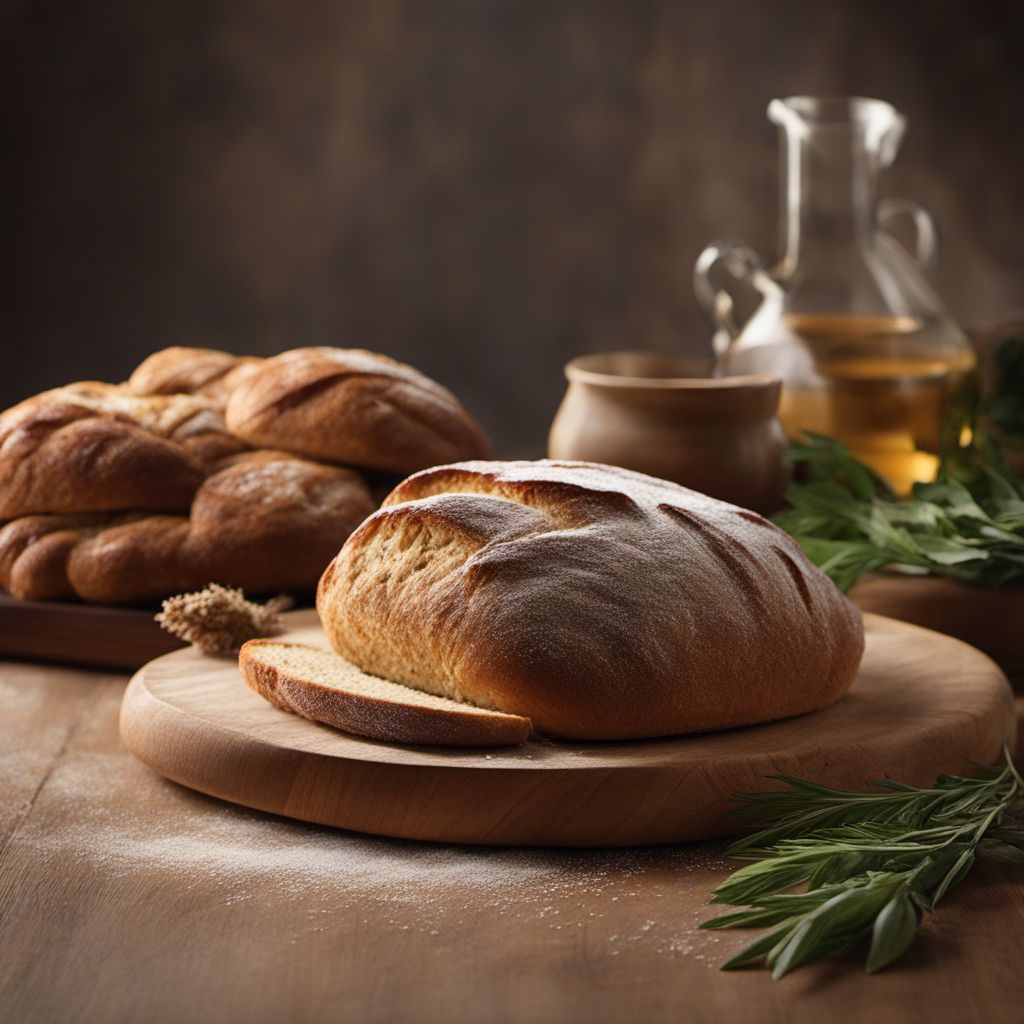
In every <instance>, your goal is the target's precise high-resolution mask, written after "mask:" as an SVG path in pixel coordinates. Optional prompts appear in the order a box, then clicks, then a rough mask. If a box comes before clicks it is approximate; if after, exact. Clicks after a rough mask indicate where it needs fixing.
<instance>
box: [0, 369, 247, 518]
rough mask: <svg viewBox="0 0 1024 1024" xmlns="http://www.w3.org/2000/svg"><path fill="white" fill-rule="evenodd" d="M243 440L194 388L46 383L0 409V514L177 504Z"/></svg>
mask: <svg viewBox="0 0 1024 1024" xmlns="http://www.w3.org/2000/svg"><path fill="white" fill-rule="evenodd" d="M244 448H245V445H244V444H243V443H242V442H241V441H239V440H238V439H237V438H235V437H233V436H232V435H231V434H229V433H228V432H227V429H226V428H225V426H224V418H223V415H222V413H221V412H220V410H219V409H218V408H217V406H216V405H215V404H214V403H213V402H211V401H209V400H208V399H205V398H201V397H199V396H195V395H165V396H156V397H146V398H142V397H138V396H135V395H131V394H128V393H127V392H126V391H125V390H124V389H123V388H119V387H117V386H116V385H113V384H101V383H98V382H94V381H84V382H81V383H78V384H69V385H67V386H66V387H62V388H54V389H53V390H52V391H44V392H43V393H42V394H39V395H36V396H35V397H34V398H29V399H27V400H26V401H24V402H21V403H20V404H19V405H16V406H14V407H13V408H11V409H8V410H7V411H6V412H4V413H3V414H0V519H9V518H13V517H14V516H21V515H29V514H32V513H37V512H97V511H108V510H120V509H146V510H154V511H167V512H171V511H178V510H185V509H187V508H188V507H189V503H190V502H191V500H192V496H193V495H194V494H195V492H196V488H198V487H199V485H200V484H201V483H202V482H203V479H204V477H205V476H206V474H207V473H208V472H209V470H210V468H211V467H212V466H213V465H215V464H216V463H217V462H218V461H219V460H220V459H223V458H224V457H226V456H228V455H232V454H235V453H237V452H240V451H242V450H243V449H244Z"/></svg>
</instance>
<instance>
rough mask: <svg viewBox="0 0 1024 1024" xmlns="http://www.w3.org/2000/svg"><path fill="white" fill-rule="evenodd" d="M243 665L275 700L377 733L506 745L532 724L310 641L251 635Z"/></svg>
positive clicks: (395, 739)
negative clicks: (399, 679) (366, 668)
mask: <svg viewBox="0 0 1024 1024" xmlns="http://www.w3.org/2000/svg"><path fill="white" fill-rule="evenodd" d="M238 667H239V669H240V670H241V673H242V678H243V679H244V680H245V681H246V683H248V685H249V686H250V687H251V688H252V689H253V690H255V691H256V692H257V693H258V694H259V695H260V696H261V697H265V698H266V699H267V700H269V701H270V702H271V704H276V705H277V706H278V707H279V708H284V709H285V710H286V711H294V712H295V713H296V714H297V715H301V716H302V717H303V718H309V719H311V720H312V721H314V722H323V723H324V724H325V725H333V726H334V727H335V728H336V729H343V730H344V731H345V732H352V733H355V734H356V735H358V736H367V737H369V738H370V739H375V740H386V741H388V742H391V743H421V744H432V745H433V744H436V745H450V746H458V747H485V746H486V747H502V746H512V745H514V744H516V743H522V742H524V741H525V740H526V738H527V737H528V736H529V734H530V731H531V729H532V723H531V722H530V719H529V718H522V717H520V716H519V715H510V714H505V713H504V712H501V711H489V710H487V709H486V708H479V707H475V706H474V705H472V704H460V703H459V702H458V701H454V700H449V699H448V698H447V697H437V696H435V695H434V694H432V693H424V692H422V691H421V690H414V689H412V687H409V686H403V685H401V684H400V683H392V682H388V680H386V679H381V678H380V677H379V676H371V675H369V674H368V673H366V672H363V671H362V670H361V669H358V668H356V666H355V665H353V664H352V663H351V662H349V661H346V660H345V659H344V658H342V657H341V655H338V654H335V653H334V652H333V651H328V650H324V649H322V648H320V647H311V646H309V645H307V644H293V643H286V642H282V641H278V640H250V641H249V642H248V643H246V644H244V645H243V646H242V649H241V651H240V652H239V654H238Z"/></svg>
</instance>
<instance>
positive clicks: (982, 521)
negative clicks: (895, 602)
mask: <svg viewBox="0 0 1024 1024" xmlns="http://www.w3.org/2000/svg"><path fill="white" fill-rule="evenodd" d="M983 440H984V439H983V438H982V439H980V440H979V441H978V442H977V444H976V446H975V448H973V449H971V452H970V453H968V452H965V451H964V450H957V451H956V452H955V453H954V454H953V455H952V456H950V457H949V458H948V459H947V460H946V461H944V462H943V464H942V468H941V470H940V473H939V478H938V480H936V482H935V483H930V484H916V485H915V487H914V495H913V497H912V498H911V499H910V500H907V501H898V500H897V499H896V497H895V496H894V495H893V494H892V492H891V491H890V490H889V489H888V487H886V485H885V484H884V482H883V481H882V480H881V479H880V478H879V477H878V476H877V474H875V473H873V472H872V471H871V470H870V469H869V468H868V467H867V466H865V465H863V464H862V463H860V462H859V461H858V460H857V459H855V458H854V457H853V455H851V454H850V452H849V451H848V450H847V449H846V448H845V447H844V446H843V445H842V444H841V443H840V442H839V441H836V440H835V439H834V438H830V437H825V436H824V435H821V434H808V435H807V440H806V441H803V442H797V443H794V444H792V445H791V446H790V448H789V451H788V453H787V458H788V460H789V461H790V462H791V463H793V464H797V465H800V466H801V467H802V469H803V472H804V476H805V478H806V479H805V482H803V483H800V484H793V485H792V486H790V488H789V489H788V491H787V493H786V500H787V502H788V505H789V507H788V508H786V509H784V510H783V511H782V512H779V513H778V514H777V515H776V516H775V522H776V524H777V525H779V526H781V527H782V529H784V530H785V531H786V532H787V533H790V534H791V535H792V536H793V537H794V538H795V539H796V540H797V542H798V543H799V544H800V546H801V547H802V548H803V550H804V552H805V553H806V554H807V556H808V558H810V559H811V561H812V562H814V563H815V564H816V565H817V566H818V567H819V568H820V569H821V570H822V571H823V572H825V573H826V574H827V575H828V576H829V577H831V579H832V581H833V582H834V583H835V584H836V586H837V587H839V589H840V590H844V591H845V590H849V589H850V587H852V586H853V585H854V584H855V583H856V582H857V581H858V580H860V579H861V578H862V577H863V576H865V575H866V574H867V573H870V572H874V571H876V570H878V569H881V568H885V567H891V568H897V569H900V570H902V571H904V572H921V573H934V574H937V575H945V576H952V577H953V578H955V579H960V580H965V581H968V582H972V583H978V584H982V585H984V586H990V587H998V586H1002V585H1003V584H1004V583H1006V582H1008V581H1009V580H1012V579H1017V578H1021V577H1024V481H1022V480H1020V479H1019V478H1018V477H1016V476H1015V475H1014V474H1013V472H1012V471H1011V470H1010V468H1009V466H1007V465H1006V463H1005V461H1004V460H1003V459H1002V456H1001V453H1000V452H999V450H998V448H996V447H994V446H993V445H992V444H991V443H987V442H986V443H982V442H983Z"/></svg>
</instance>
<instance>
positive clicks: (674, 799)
mask: <svg viewBox="0 0 1024 1024" xmlns="http://www.w3.org/2000/svg"><path fill="white" fill-rule="evenodd" d="M290 619H291V623H292V630H291V635H290V636H289V639H295V640H299V641H305V642H319V643H324V642H325V641H324V638H323V634H322V632H321V630H320V627H319V624H318V623H317V622H316V617H315V613H313V612H299V613H294V614H293V615H292V616H290ZM866 627H867V651H866V653H865V656H864V661H863V663H862V666H861V670H860V673H859V675H858V677H857V679H856V681H855V683H854V685H853V687H852V688H851V690H850V692H849V693H848V694H847V695H846V696H845V697H844V698H843V699H842V700H840V701H839V702H838V703H837V704H835V705H833V706H832V707H831V708H827V709H825V710H824V711H819V712H816V713H814V714H811V715H805V716H803V717H800V718H793V719H788V720H786V721H782V722H775V723H772V724H769V725H760V726H753V727H750V728H746V729H733V730H730V731H727V732H720V733H710V734H706V735H697V736H686V737H675V738H670V739H660V740H642V741H633V742H629V743H589V744H588V743H550V742H533V743H528V744H524V745H523V746H521V747H516V748H510V749H491V750H486V751H484V750H479V751H478V750H466V749H453V748H439V747H408V746H399V745H391V744H386V743H376V742H373V741H370V740H364V739H360V738H358V737H356V736H350V735H347V734H345V733H342V732H338V731H337V730H335V729H331V728H329V727H328V726H323V725H318V724H316V723H314V722H309V721H306V720H305V719H302V718H298V717H297V716H295V715H292V714H289V713H288V712H286V711H281V710H279V709H278V708H275V707H273V706H272V705H271V704H269V703H267V702H266V701H265V700H263V699H262V698H261V697H258V696H257V695H256V694H254V693H252V692H251V691H250V690H249V689H248V688H247V687H246V685H245V684H244V683H243V682H242V680H241V678H240V676H239V674H238V668H237V666H236V665H235V663H234V662H233V661H232V660H222V661H218V660H214V659H212V658H208V657H204V656H203V655H200V654H198V653H197V652H195V651H194V650H186V651H178V652H175V653H173V654H168V655H165V656H164V657H162V658H158V659H157V660H156V661H153V662H151V663H150V664H148V665H146V666H145V667H144V668H143V669H141V670H140V671H139V672H138V673H137V674H136V675H135V677H134V678H133V679H132V681H131V683H130V685H129V687H128V690H127V692H126V693H125V697H124V703H123V704H122V707H121V737H122V739H123V741H124V744H125V746H126V747H127V748H128V749H129V750H130V751H132V752H133V753H134V754H135V755H136V756H138V757H139V758H141V759H142V760H143V761H145V762H146V763H147V764H149V765H150V766H151V767H152V768H154V769H155V770H156V771H158V772H159V773H160V774H161V775H164V776H166V777H167V778H169V779H173V780H174V781H175V782H180V783H182V784H184V785H186V786H190V787H192V788H193V789H197V790H199V791H201V792H203V793H208V794H210V795H211V796H216V797H221V798H222V799H225V800H230V801H233V802H234V803H239V804H244V805H245V806H247V807H254V808H258V809H259V810H263V811H271V812H273V813H275V814H282V815H285V816H287V817H292V818H299V819H301V820H303V821H311V822H317V823H319V824H322V825H334V826H339V827H342V828H348V829H354V830H356V831H360V832H370V833H375V834H379V835H387V836H397V837H401V838H410V839H429V840H438V841H449V842H459V843H484V844H490V845H503V846H519V845H526V846H631V845H638V844H648V843H665V842H677V841H680V840H693V839H705V838H710V837H714V836H720V835H725V834H729V833H730V832H734V831H736V825H735V823H734V822H726V821H723V820H722V819H723V815H724V813H725V812H726V811H727V810H728V809H729V807H730V803H729V800H730V797H731V796H732V795H733V794H735V793H737V792H752V791H757V790H763V789H765V788H772V787H773V786H776V785H777V784H775V783H772V782H770V781H766V776H769V775H772V774H776V773H780V772H782V773H788V774H793V775H800V776H804V777H807V778H811V779H814V780H816V781H818V782H821V783H824V784H827V785H833V786H840V787H849V788H863V787H864V785H865V783H867V782H869V781H870V780H872V779H876V778H879V777H881V776H883V775H891V776H893V777H895V778H898V779H902V780H904V781H906V782H910V783H914V784H918V785H923V784H926V783H930V782H931V781H932V780H933V779H934V778H935V776H936V775H937V774H938V773H939V772H943V771H954V772H967V771H970V765H969V763H968V762H970V761H975V762H983V763H984V762H991V761H995V760H996V759H997V758H998V757H999V756H1000V751H1001V747H1002V744H1003V743H1004V742H1009V743H1010V744H1011V746H1012V743H1013V739H1014V737H1015V734H1016V727H1017V726H1016V717H1015V714H1014V703H1013V696H1012V693H1011V691H1010V688H1009V686H1008V685H1007V682H1006V679H1005V677H1004V676H1003V674H1002V672H1001V671H1000V670H999V669H998V667H997V666H996V665H994V664H993V663H992V662H991V661H990V660H989V659H988V658H987V657H986V656H985V655H983V654H981V653H979V652H978V651H976V650H974V649H973V648H971V647H968V646H967V645H966V644H963V643H961V642H960V641H959V640H954V639H952V638H950V637H947V636H942V635H939V634H937V633H932V632H929V631H927V630H923V629H920V628H918V627H916V626H911V625H908V624H906V623H903V622H896V621H894V620H891V619H885V618H881V617H879V616H874V615H868V616H866Z"/></svg>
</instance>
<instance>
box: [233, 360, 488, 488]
mask: <svg viewBox="0 0 1024 1024" xmlns="http://www.w3.org/2000/svg"><path fill="white" fill-rule="evenodd" d="M226 418H227V423H228V427H229V429H230V430H231V431H232V432H233V433H235V434H236V435H237V436H238V437H240V438H242V439H243V440H244V441H247V442H248V443H249V444H251V445H254V446H256V447H268V448H280V449H282V450H283V451H291V452H295V453H297V454H299V455H305V456H308V457H309V458H314V459H321V460H323V461H325V462H334V463H341V464H344V465H351V466H359V467H360V468H363V469H372V470H381V471H384V472H391V473H411V472H413V471H415V470H417V469H423V468H425V467H427V466H432V465H436V464H437V463H441V462H451V461H453V460H455V459H466V458H476V457H479V456H485V455H487V454H488V450H489V449H488V444H487V440H486V438H485V437H484V434H483V432H482V431H481V429H480V427H479V426H478V425H477V423H476V422H475V421H474V420H473V419H472V417H470V415H469V414H468V413H467V412H466V410H465V409H463V408H462V406H461V405H460V404H459V402H458V400H457V399H456V398H455V396H454V395H453V394H452V393H451V392H450V391H448V390H447V389H446V388H443V387H441V385H440V384H437V383H435V382H434V381H432V380H431V379H430V378H429V377H425V376H424V375H423V374H421V373H419V372H418V371H417V370H414V369H413V368H412V367H411V366H406V365H405V364H404V363H399V362H396V361H395V360H393V359H389V358H387V356H381V355H377V354H376V353H373V352H366V351H363V350H362V349H339V348H299V349H292V350H291V351H289V352H283V353H281V354H280V355H278V356H274V357H273V358H271V359H266V360H264V361H263V362H262V363H261V364H260V365H259V366H258V367H257V368H256V369H255V370H253V371H252V372H251V373H249V374H248V375H247V376H245V377H244V379H242V380H241V382H240V383H239V384H238V385H237V386H236V387H235V388H234V389H233V390H232V392H231V396H230V398H229V399H228V406H227V413H226Z"/></svg>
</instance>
